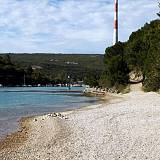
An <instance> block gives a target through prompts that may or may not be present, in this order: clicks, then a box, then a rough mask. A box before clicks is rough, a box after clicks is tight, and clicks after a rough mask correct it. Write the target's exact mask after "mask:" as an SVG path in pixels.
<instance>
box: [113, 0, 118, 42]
mask: <svg viewBox="0 0 160 160" xmlns="http://www.w3.org/2000/svg"><path fill="white" fill-rule="evenodd" d="M117 42H118V0H115V8H114V34H113V45H115V44H116V43H117Z"/></svg>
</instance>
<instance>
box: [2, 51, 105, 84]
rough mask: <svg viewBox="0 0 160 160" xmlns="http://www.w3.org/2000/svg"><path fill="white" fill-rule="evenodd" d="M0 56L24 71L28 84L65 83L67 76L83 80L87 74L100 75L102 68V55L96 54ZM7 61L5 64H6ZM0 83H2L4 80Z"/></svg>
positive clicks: (73, 79) (74, 79)
mask: <svg viewBox="0 0 160 160" xmlns="http://www.w3.org/2000/svg"><path fill="white" fill-rule="evenodd" d="M0 56H1V59H3V61H11V63H12V66H13V65H14V68H16V69H18V70H21V72H25V74H26V78H27V81H26V83H28V84H37V83H66V81H68V76H70V77H71V81H84V80H86V79H87V77H89V75H92V76H100V74H101V73H102V71H103V69H104V63H103V55H98V54H97V55H95V54H42V53H37V54H1V55H0ZM7 56H8V57H7ZM5 59H10V60H5ZM7 63H8V62H7ZM7 63H6V64H5V66H7V65H8V64H7ZM2 68H3V67H2ZM22 70H23V71H22ZM9 74H11V73H8V75H6V76H9ZM22 75H23V74H22V73H21V75H19V76H20V77H19V78H20V79H21V82H23V80H22V79H23V76H22ZM1 76H3V77H4V74H2V73H1ZM10 77H11V75H10ZM40 79H41V80H40ZM42 79H43V81H42ZM44 81H45V82H44ZM17 82H18V81H17ZM0 83H1V84H3V83H4V82H0ZM9 83H10V82H9ZM15 83H16V82H15ZM18 84H19V82H18Z"/></svg>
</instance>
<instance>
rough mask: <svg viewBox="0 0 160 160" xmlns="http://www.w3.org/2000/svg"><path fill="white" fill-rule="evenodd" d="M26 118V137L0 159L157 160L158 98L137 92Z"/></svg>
mask: <svg viewBox="0 0 160 160" xmlns="http://www.w3.org/2000/svg"><path fill="white" fill-rule="evenodd" d="M62 115H66V116H67V119H64V118H60V117H54V116H53V117H52V116H48V115H44V116H38V117H35V118H32V119H30V121H29V122H28V123H29V126H30V127H29V133H28V134H27V136H28V138H27V140H25V141H24V143H23V144H22V145H21V146H18V147H17V148H13V147H12V148H4V149H1V150H0V159H1V160H25V159H26V160H117V159H119V160H132V159H134V160H146V159H149V160H158V159H160V95H159V94H156V93H153V92H150V93H144V92H142V91H139V90H136V91H132V92H131V93H129V94H126V95H122V96H121V97H117V98H114V99H112V100H110V101H109V103H106V104H105V103H104V104H99V105H94V106H90V107H87V108H83V109H80V110H75V111H68V112H64V113H62Z"/></svg>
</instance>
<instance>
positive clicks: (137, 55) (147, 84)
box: [101, 19, 160, 91]
mask: <svg viewBox="0 0 160 160" xmlns="http://www.w3.org/2000/svg"><path fill="white" fill-rule="evenodd" d="M104 61H105V65H106V67H105V68H106V71H105V73H104V75H103V76H102V78H101V79H102V80H103V81H106V82H107V83H105V85H106V86H108V87H113V86H115V87H119V86H120V85H124V86H125V85H127V84H128V83H129V73H130V72H131V71H135V72H137V73H142V74H143V86H144V89H145V90H147V91H157V90H159V89H160V20H159V19H158V20H154V21H152V22H151V23H150V24H145V26H144V27H142V28H141V29H139V30H138V31H136V32H133V33H132V34H131V36H130V37H129V40H128V41H127V42H125V43H121V42H118V43H117V44H116V45H115V46H112V47H109V48H107V49H106V51H105V57H104ZM102 80H101V81H102ZM103 85H104V84H103Z"/></svg>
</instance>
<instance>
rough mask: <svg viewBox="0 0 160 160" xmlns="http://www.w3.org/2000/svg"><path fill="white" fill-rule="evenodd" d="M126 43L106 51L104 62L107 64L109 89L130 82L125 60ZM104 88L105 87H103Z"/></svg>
mask: <svg viewBox="0 0 160 160" xmlns="http://www.w3.org/2000/svg"><path fill="white" fill-rule="evenodd" d="M124 46H125V43H121V42H118V43H117V44H116V45H114V46H112V47H109V48H107V49H106V51H105V56H104V62H105V64H106V79H107V80H106V81H108V84H107V87H113V86H115V87H116V88H117V87H118V85H119V84H122V85H125V84H127V83H128V80H129V76H128V74H129V68H128V66H127V63H126V62H125V60H124ZM102 86H103V85H102Z"/></svg>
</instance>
